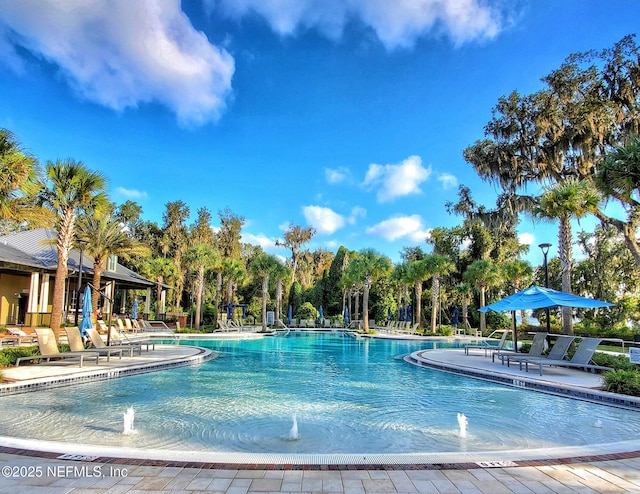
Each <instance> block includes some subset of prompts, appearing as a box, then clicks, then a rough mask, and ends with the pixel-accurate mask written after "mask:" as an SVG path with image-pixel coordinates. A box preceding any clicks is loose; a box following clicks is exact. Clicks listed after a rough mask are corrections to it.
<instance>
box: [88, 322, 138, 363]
mask: <svg viewBox="0 0 640 494" xmlns="http://www.w3.org/2000/svg"><path fill="white" fill-rule="evenodd" d="M87 333H88V334H89V339H90V340H91V344H92V345H93V346H94V347H96V348H102V349H105V348H111V346H107V344H106V343H105V342H104V341H103V340H102V337H101V336H100V335H99V334H98V331H96V329H95V328H87ZM114 333H116V330H115V329H112V330H111V335H112V336H113V334H114ZM116 348H121V349H123V350H129V357H133V353H134V352H135V351H137V352H138V354H142V347H141V346H140V345H138V346H134V345H119V346H116Z"/></svg>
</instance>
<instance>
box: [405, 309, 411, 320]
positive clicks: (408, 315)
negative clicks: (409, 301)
mask: <svg viewBox="0 0 640 494" xmlns="http://www.w3.org/2000/svg"><path fill="white" fill-rule="evenodd" d="M405 315H406V321H407V322H411V306H410V305H407V310H406V311H405Z"/></svg>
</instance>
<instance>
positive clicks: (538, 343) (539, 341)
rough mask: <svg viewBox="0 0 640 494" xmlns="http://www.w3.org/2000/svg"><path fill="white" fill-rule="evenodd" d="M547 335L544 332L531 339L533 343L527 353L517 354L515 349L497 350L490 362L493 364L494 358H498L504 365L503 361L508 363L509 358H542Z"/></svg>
mask: <svg viewBox="0 0 640 494" xmlns="http://www.w3.org/2000/svg"><path fill="white" fill-rule="evenodd" d="M547 334H548V333H546V332H540V333H536V334H535V335H534V337H533V341H532V342H531V347H530V348H529V351H528V352H527V353H517V352H516V351H515V349H514V350H498V351H497V352H494V353H493V355H492V356H491V360H492V361H493V362H495V361H496V357H498V358H499V359H500V361H501V362H502V365H504V361H505V359H506V360H507V363H508V359H509V358H510V357H524V356H526V357H540V356H542V352H544V347H545V344H546V341H547Z"/></svg>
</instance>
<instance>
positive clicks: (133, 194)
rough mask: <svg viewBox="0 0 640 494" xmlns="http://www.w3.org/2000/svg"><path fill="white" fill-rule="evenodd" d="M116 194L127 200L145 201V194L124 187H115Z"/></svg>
mask: <svg viewBox="0 0 640 494" xmlns="http://www.w3.org/2000/svg"><path fill="white" fill-rule="evenodd" d="M116 193H117V194H120V195H122V196H124V197H127V198H129V199H146V198H147V193H146V192H143V191H140V190H135V189H125V188H124V187H116Z"/></svg>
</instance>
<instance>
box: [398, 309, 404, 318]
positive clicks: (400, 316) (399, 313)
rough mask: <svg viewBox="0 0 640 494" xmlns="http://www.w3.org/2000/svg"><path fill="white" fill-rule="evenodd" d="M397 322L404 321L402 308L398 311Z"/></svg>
mask: <svg viewBox="0 0 640 494" xmlns="http://www.w3.org/2000/svg"><path fill="white" fill-rule="evenodd" d="M398 321H404V307H400V309H398Z"/></svg>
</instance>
